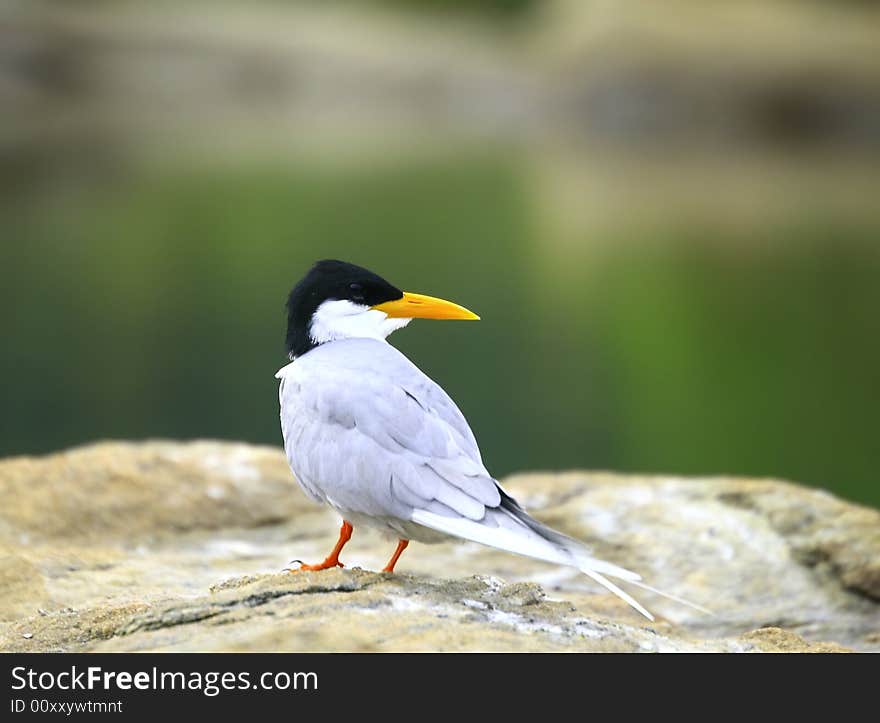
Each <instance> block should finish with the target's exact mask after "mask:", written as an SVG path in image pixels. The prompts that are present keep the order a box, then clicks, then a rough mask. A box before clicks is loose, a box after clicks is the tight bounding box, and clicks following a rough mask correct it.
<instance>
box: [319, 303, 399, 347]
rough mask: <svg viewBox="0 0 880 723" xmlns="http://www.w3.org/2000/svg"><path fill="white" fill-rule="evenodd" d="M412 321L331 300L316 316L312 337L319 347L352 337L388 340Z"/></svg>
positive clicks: (353, 304) (365, 307) (322, 305)
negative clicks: (392, 333) (391, 334)
mask: <svg viewBox="0 0 880 723" xmlns="http://www.w3.org/2000/svg"><path fill="white" fill-rule="evenodd" d="M411 321H412V319H399V318H393V319H392V318H389V317H388V315H387V314H386V313H385V312H384V311H378V310H377V309H371V308H370V307H369V306H364V305H363V304H355V303H354V302H351V301H348V300H346V299H331V300H329V301H325V302H323V303H322V304H321V305H320V306H319V307H318V310H317V311H316V312H315V313H314V315H313V316H312V323H311V325H310V326H309V336H310V337H311V339H312V341H313V342H315V344H323V343H324V342H327V341H334V340H338V339H352V338H358V339H376V340H378V341H385V337H387V336H388V335H389V334H390V333H391V332H393V331H397V330H398V329H402V328H403V327H405V326H406V325H407V324H409V322H411Z"/></svg>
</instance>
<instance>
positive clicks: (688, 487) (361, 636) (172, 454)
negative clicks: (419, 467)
mask: <svg viewBox="0 0 880 723" xmlns="http://www.w3.org/2000/svg"><path fill="white" fill-rule="evenodd" d="M504 484H505V487H506V488H507V489H508V491H510V492H511V494H513V495H514V496H515V497H517V498H518V499H519V500H520V502H522V503H523V504H524V505H525V506H526V508H527V509H530V510H531V511H532V512H534V513H535V514H536V516H538V517H539V518H541V519H542V520H544V521H546V522H548V523H549V524H551V525H553V526H555V527H558V528H559V529H561V530H562V531H564V532H567V533H569V534H572V535H575V536H577V537H580V538H581V539H583V540H585V541H586V542H588V543H589V544H590V545H591V546H592V547H593V548H594V552H595V554H596V555H597V556H599V557H602V558H604V559H608V560H611V561H614V562H616V563H619V564H621V565H624V566H626V567H630V568H631V569H635V570H638V571H639V572H641V573H642V574H643V576H644V577H645V579H646V581H647V582H648V583H649V584H651V585H654V586H656V587H659V588H661V589H664V590H666V591H668V592H670V593H673V594H675V595H680V596H683V597H685V598H688V599H690V600H693V601H694V602H697V603H700V604H702V605H705V606H706V607H709V608H710V609H712V610H713V611H714V613H715V615H714V616H707V615H704V614H702V613H699V612H697V611H695V610H692V609H690V608H688V607H684V606H682V605H680V604H678V603H676V602H673V601H670V600H666V599H664V598H660V597H657V596H655V595H652V594H650V593H647V592H642V591H638V590H631V592H633V593H636V594H637V597H639V599H640V600H642V602H644V603H645V604H646V605H647V606H648V607H649V609H651V610H652V611H653V612H655V613H656V614H657V615H658V619H657V621H656V622H655V623H649V622H648V621H647V620H644V619H642V618H641V617H640V616H639V615H638V614H637V613H635V612H633V611H632V610H631V609H629V607H628V606H626V605H625V604H624V603H622V602H621V601H619V600H617V599H616V598H614V597H613V596H611V595H608V594H607V593H605V592H604V591H603V590H602V589H600V588H597V587H596V586H595V585H594V584H593V583H592V582H591V581H590V580H589V579H588V578H586V577H585V576H583V575H582V574H580V573H579V572H577V571H576V570H570V569H567V568H560V567H557V566H554V565H548V564H544V563H541V562H538V561H534V560H528V559H525V558H520V557H518V556H515V555H511V554H507V553H502V552H499V551H496V550H491V549H489V548H485V547H482V546H479V545H475V544H471V543H452V542H450V543H444V544H440V545H434V546H428V545H418V544H416V545H411V546H410V548H409V549H408V550H407V551H406V553H405V554H404V556H403V558H402V559H401V562H400V563H399V564H398V568H397V569H398V571H399V572H398V574H394V575H390V574H385V573H375V572H367V571H366V569H371V570H377V569H380V568H381V567H382V566H383V565H384V563H385V562H386V560H387V558H388V557H389V556H390V554H391V552H392V551H393V548H394V544H393V542H391V541H388V540H385V539H383V538H381V537H380V536H378V535H376V534H374V533H372V532H371V531H368V530H363V529H360V528H357V529H356V530H355V535H354V537H353V538H352V541H351V542H350V543H349V545H348V546H347V547H346V549H345V554H344V555H343V561H345V562H346V563H347V564H348V565H349V566H355V567H347V568H346V569H335V570H327V571H322V572H303V573H296V574H292V573H289V572H281V570H282V569H283V568H285V567H286V566H287V564H288V563H289V561H290V560H292V559H293V558H301V559H304V560H307V561H316V560H319V559H322V558H323V556H324V555H325V554H326V552H327V551H328V550H329V548H330V546H331V545H332V543H333V542H334V540H335V536H336V531H337V529H338V517H337V516H336V515H335V514H334V513H333V512H332V511H331V510H328V509H326V508H323V507H321V506H318V505H314V504H312V503H311V502H310V501H309V500H307V499H306V498H305V496H304V495H303V494H302V493H301V492H300V490H299V488H298V486H297V485H296V482H295V481H294V480H293V478H292V476H291V474H290V471H289V469H288V467H287V463H286V461H285V459H284V456H283V454H282V453H281V452H280V451H279V450H275V449H270V448H265V447H252V446H249V445H244V444H232V443H220V442H192V443H185V444H179V443H171V442H147V443H142V444H131V443H102V444H96V445H92V446H89V447H83V448H79V449H74V450H71V451H68V452H64V453H61V454H56V455H50V456H48V457H44V458H14V459H8V460H4V461H0V494H2V499H3V500H4V504H3V506H2V508H0V650H10V651H13V650H14V651H123V650H138V651H146V650H175V651H183V650H280V651H293V650H322V651H333V650H365V651H388V650H444V651H453V650H511V651H514V650H523V651H525V650H528V651H531V650H572V651H685V650H694V651H756V652H762V651H786V652H788V651H815V652H832V651H840V650H845V649H855V650H880V512H878V511H876V510H872V509H868V508H865V507H860V506H858V505H854V504H851V503H848V502H844V501H842V500H839V499H837V498H835V497H833V496H831V495H829V494H827V493H825V492H822V491H818V490H813V489H808V488H804V487H800V486H798V485H794V484H790V483H786V482H780V481H775V480H744V479H727V478H713V479H686V478H675V477H647V476H623V475H614V474H608V473H588V472H568V473H563V474H527V475H517V476H514V477H511V478H509V479H507V480H505V482H504ZM356 566H361V567H363V568H366V569H360V568H359V567H356ZM450 623H453V624H450Z"/></svg>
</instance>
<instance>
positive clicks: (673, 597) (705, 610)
mask: <svg viewBox="0 0 880 723" xmlns="http://www.w3.org/2000/svg"><path fill="white" fill-rule="evenodd" d="M628 582H630V583H631V584H633V585H635V586H636V587H640V588H642V590H647V591H648V592H652V593H654V594H655V595H660V596H661V597H665V598H667V599H669V600H674V601H675V602H677V603H681V604H682V605H687V606H688V607H689V608H693V609H694V610H699V611H700V612H701V613H705V614H706V615H711V616H712V617H713V618H714V617H715V613H713V612H712V611H711V610H709V609H708V608H704V607H703V606H702V605H697V603H695V602H691V601H690V600H686V599H685V598H683V597H679V596H678V595H673V594H672V593H669V592H664V591H663V590H658V589H657V588H656V587H651V586H650V585H646V584H645V583H643V582H641V581H640V580H629V581H628Z"/></svg>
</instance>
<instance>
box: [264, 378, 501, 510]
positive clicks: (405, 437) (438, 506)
mask: <svg viewBox="0 0 880 723" xmlns="http://www.w3.org/2000/svg"><path fill="white" fill-rule="evenodd" d="M280 397H281V421H282V428H283V431H284V438H285V449H286V452H287V456H288V460H289V461H290V465H291V468H292V469H293V471H294V473H295V474H296V476H297V478H298V479H299V480H300V482H301V484H302V485H303V487H304V488H305V489H306V491H307V492H308V493H309V494H310V495H311V496H312V497H313V498H315V499H317V500H322V501H326V502H329V503H330V504H331V505H333V506H334V507H337V508H340V509H346V510H351V511H353V512H360V513H362V514H366V515H371V516H394V517H398V518H401V519H405V520H409V519H411V516H412V512H413V510H414V509H422V510H428V511H432V512H435V513H437V514H441V515H446V516H462V517H466V518H468V519H472V520H482V519H483V518H484V517H485V514H486V507H497V506H498V505H499V504H500V502H501V492H500V490H499V489H498V486H497V484H496V483H495V480H494V479H492V477H491V475H489V473H488V472H487V471H486V469H485V467H484V466H483V463H482V461H481V460H480V454H479V450H478V448H477V444H476V441H475V439H474V436H473V433H472V432H471V430H470V428H469V427H468V425H467V422H466V421H465V419H464V417H463V416H462V414H461V412H460V411H459V410H458V408H457V407H456V406H455V404H454V403H453V402H452V400H451V399H449V397H448V396H447V395H446V393H445V392H443V390H442V389H440V388H439V387H438V386H437V385H436V384H434V383H433V382H432V381H431V380H430V379H428V378H427V377H425V376H424V375H423V374H422V373H421V372H419V371H418V370H417V369H415V368H414V367H412V368H404V369H395V370H394V374H388V375H386V374H382V373H377V372H376V371H375V370H371V369H368V368H359V369H350V368H340V367H338V366H321V365H311V366H310V367H307V368H304V369H303V370H302V372H301V373H299V374H296V373H294V374H290V375H287V376H286V377H282V386H281V390H280Z"/></svg>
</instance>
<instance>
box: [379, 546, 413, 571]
mask: <svg viewBox="0 0 880 723" xmlns="http://www.w3.org/2000/svg"><path fill="white" fill-rule="evenodd" d="M408 544H409V540H400V541H399V542H398V543H397V549H396V550H395V551H394V554H393V555H392V556H391V559H390V560H389V561H388V564H387V565H385V567H383V568H382V572H394V566H395V565H396V564H397V560H398V559H399V558H400V556H401V555H402V554H403V551H404V550H405V549H406V546H407V545H408Z"/></svg>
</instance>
